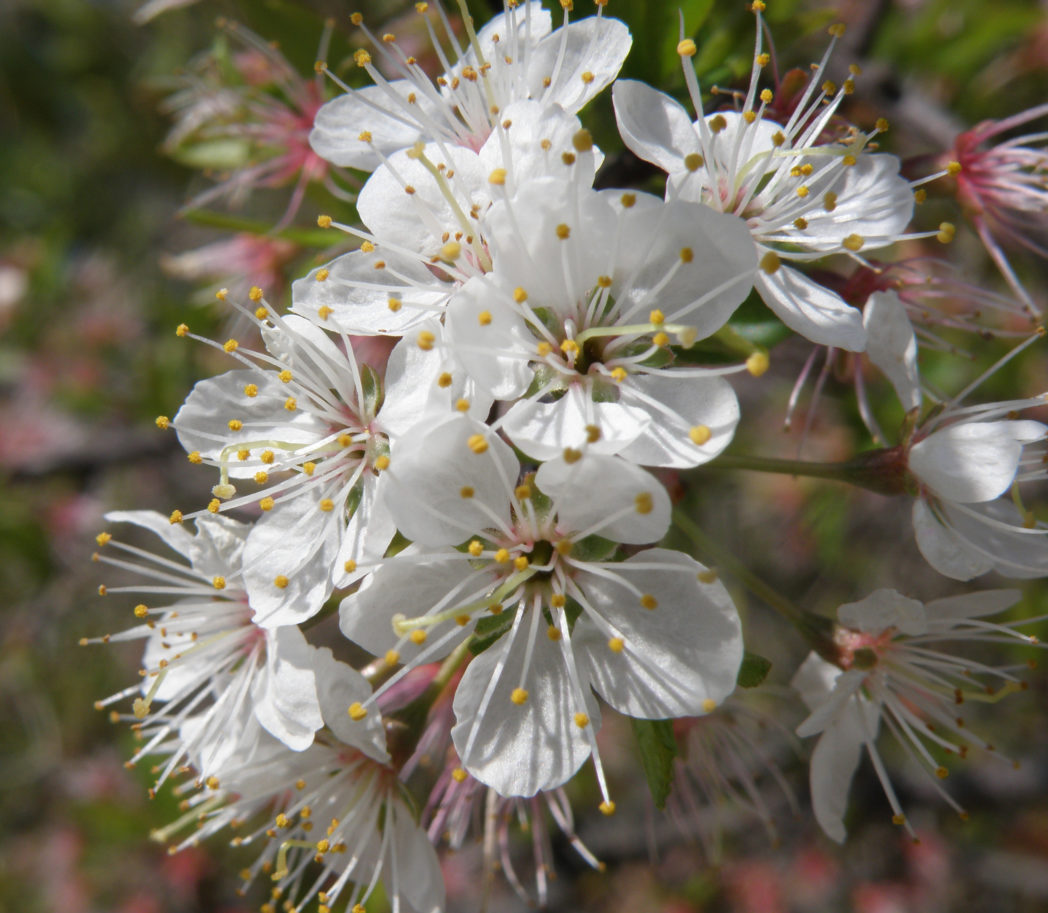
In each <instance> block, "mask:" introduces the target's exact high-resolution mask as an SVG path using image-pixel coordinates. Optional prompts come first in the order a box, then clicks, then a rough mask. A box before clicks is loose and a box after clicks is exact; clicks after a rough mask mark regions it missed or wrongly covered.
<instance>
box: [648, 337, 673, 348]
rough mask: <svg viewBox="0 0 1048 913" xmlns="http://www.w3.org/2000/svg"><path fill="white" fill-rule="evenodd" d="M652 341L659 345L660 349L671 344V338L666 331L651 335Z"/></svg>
mask: <svg viewBox="0 0 1048 913" xmlns="http://www.w3.org/2000/svg"><path fill="white" fill-rule="evenodd" d="M651 341H652V343H653V344H654V345H657V346H658V347H659V348H660V349H664V348H665V347H666V346H668V345H669V344H670V338H669V336H667V335H666V334H665V333H656V334H655V335H654V336H652V337H651Z"/></svg>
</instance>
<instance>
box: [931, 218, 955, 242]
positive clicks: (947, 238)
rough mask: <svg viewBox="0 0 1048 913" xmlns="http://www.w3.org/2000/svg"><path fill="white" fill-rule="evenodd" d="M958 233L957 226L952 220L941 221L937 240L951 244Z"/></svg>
mask: <svg viewBox="0 0 1048 913" xmlns="http://www.w3.org/2000/svg"><path fill="white" fill-rule="evenodd" d="M956 234H957V227H956V226H955V225H954V224H953V223H952V222H941V223H940V224H939V231H938V232H937V233H936V235H935V240H936V241H938V242H939V243H940V244H949V243H950V242H951V241H952V240H953V239H954V236H955V235H956Z"/></svg>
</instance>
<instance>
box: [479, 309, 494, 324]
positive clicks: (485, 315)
mask: <svg viewBox="0 0 1048 913" xmlns="http://www.w3.org/2000/svg"><path fill="white" fill-rule="evenodd" d="M477 323H479V324H480V325H481V326H482V327H486V326H488V325H489V324H490V323H491V311H481V312H480V313H479V314H477Z"/></svg>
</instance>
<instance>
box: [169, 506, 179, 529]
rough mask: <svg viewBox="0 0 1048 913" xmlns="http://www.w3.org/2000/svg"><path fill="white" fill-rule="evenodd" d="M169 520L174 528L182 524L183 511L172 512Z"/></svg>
mask: <svg viewBox="0 0 1048 913" xmlns="http://www.w3.org/2000/svg"><path fill="white" fill-rule="evenodd" d="M167 519H168V521H169V522H170V523H171V525H172V526H174V525H175V524H176V523H181V522H182V511H180V510H173V511H171V516H170V517H168V518H167Z"/></svg>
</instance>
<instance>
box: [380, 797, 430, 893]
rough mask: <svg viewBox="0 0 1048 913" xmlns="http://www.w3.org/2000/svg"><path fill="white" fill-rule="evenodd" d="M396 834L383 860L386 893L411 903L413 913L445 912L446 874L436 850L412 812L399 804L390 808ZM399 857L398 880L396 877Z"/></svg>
mask: <svg viewBox="0 0 1048 913" xmlns="http://www.w3.org/2000/svg"><path fill="white" fill-rule="evenodd" d="M391 814H392V818H393V834H392V839H391V844H392V845H391V846H390V848H389V850H388V851H387V855H386V860H385V861H384V862H383V879H382V880H383V886H384V887H385V890H386V896H387V897H390V898H392V899H393V908H394V909H396V908H397V906H398V900H397V899H398V898H399V899H400V900H402V901H404V902H406V903H407V904H408V907H409V909H410V910H411V911H412V913H442V911H443V910H444V898H445V889H444V874H443V872H441V869H440V861H439V860H438V859H437V851H436V850H435V849H434V848H433V843H432V841H430V839H429V837H428V836H427V835H426V832H425V831H424V830H422V828H420V827H419V826H418V825H417V824H415V819H414V818H413V817H412V815H411V812H410V811H408V809H407V808H406V807H405V806H404V805H402V804H397V805H396V807H395V808H393V809H392V810H391ZM394 859H395V860H396V867H395V871H396V873H397V874H396V880H395V881H394V878H393V875H392V873H393V871H394Z"/></svg>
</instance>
